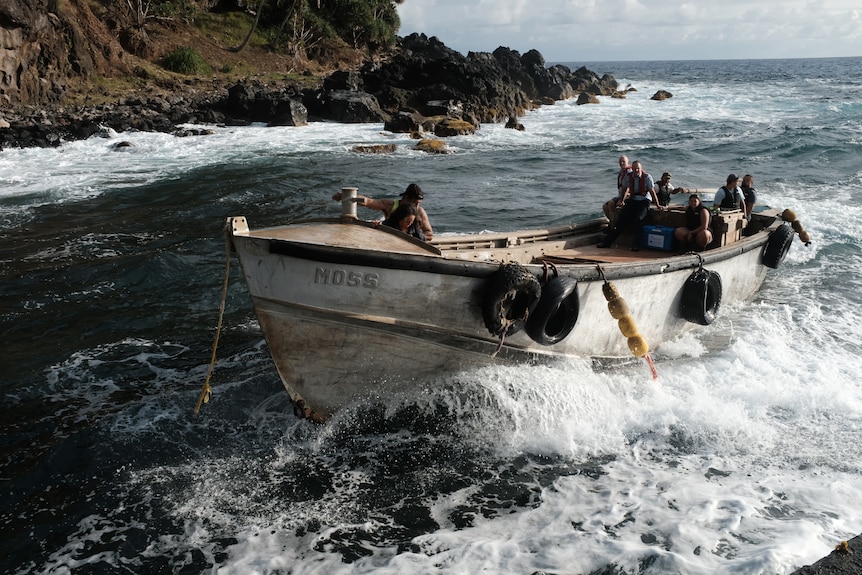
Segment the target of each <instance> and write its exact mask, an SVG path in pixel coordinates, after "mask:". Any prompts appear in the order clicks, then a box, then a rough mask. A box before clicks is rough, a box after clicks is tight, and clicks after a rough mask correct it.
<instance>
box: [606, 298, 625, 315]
mask: <svg viewBox="0 0 862 575" xmlns="http://www.w3.org/2000/svg"><path fill="white" fill-rule="evenodd" d="M608 311H609V312H611V317H612V318H614V319H620V318H621V317H623V316H627V315H629V306H628V304H627V303H626V300H624V299H623V298H617V299H612V300H611V301H609V302H608Z"/></svg>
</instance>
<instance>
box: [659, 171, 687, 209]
mask: <svg viewBox="0 0 862 575" xmlns="http://www.w3.org/2000/svg"><path fill="white" fill-rule="evenodd" d="M670 178H671V175H670V172H665V173H663V174H662V175H661V179H660V180H659V181H658V182H656V184H655V196H656V199H657V200H658V205H659V207H661V208H666V207H667V206H668V204H670V195H671V194H678V193H680V192H681V191H683V189H682V188H674V187H672V186H671V185H670Z"/></svg>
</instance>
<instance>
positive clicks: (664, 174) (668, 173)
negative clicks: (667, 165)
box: [661, 172, 670, 180]
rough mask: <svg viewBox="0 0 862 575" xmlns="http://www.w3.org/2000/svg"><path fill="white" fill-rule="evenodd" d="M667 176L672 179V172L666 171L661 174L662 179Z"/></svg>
mask: <svg viewBox="0 0 862 575" xmlns="http://www.w3.org/2000/svg"><path fill="white" fill-rule="evenodd" d="M665 178H667V179H668V180H669V179H670V172H665V173H663V174H662V175H661V179H662V180H664V179H665Z"/></svg>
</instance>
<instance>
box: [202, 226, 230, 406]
mask: <svg viewBox="0 0 862 575" xmlns="http://www.w3.org/2000/svg"><path fill="white" fill-rule="evenodd" d="M230 227H231V221H230V219H228V221H227V223H226V224H225V228H224V231H225V245H226V248H227V249H226V250H225V264H224V284H223V285H222V290H221V307H220V308H219V312H218V325H217V326H216V334H215V341H213V353H212V357H211V358H210V366H209V370H208V371H207V378H206V381H204V386H203V389H201V393H200V395H199V396H198V403H197V405H195V415H197V414H198V413H199V412H200V410H201V405H202V404H204V403H208V402H209V400H210V397H212V394H213V389H212V387H210V378H211V377H212V374H213V367H215V363H216V349H218V338H219V334H221V324H222V319H223V318H224V307H225V301H226V300H227V284H228V279H230Z"/></svg>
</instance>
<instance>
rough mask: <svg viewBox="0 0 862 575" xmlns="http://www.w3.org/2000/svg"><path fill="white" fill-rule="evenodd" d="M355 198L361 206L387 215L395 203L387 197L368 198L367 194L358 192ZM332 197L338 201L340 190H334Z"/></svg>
mask: <svg viewBox="0 0 862 575" xmlns="http://www.w3.org/2000/svg"><path fill="white" fill-rule="evenodd" d="M356 198H357V199H358V200H359V201H358V202H357V204H358V205H360V206H362V207H363V208H368V209H371V210H380V211H381V212H383V214H384V215H385V216H387V217H388V216H389V213H390V212H391V211H392V206H393V205H395V201H394V200H388V199H382V200H378V199H375V198H370V197H368V196H363V195H361V194H358V195H357V196H356ZM332 199H333V200H335V201H336V202H340V201H341V192H336V193H335V194H333V196H332Z"/></svg>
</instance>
